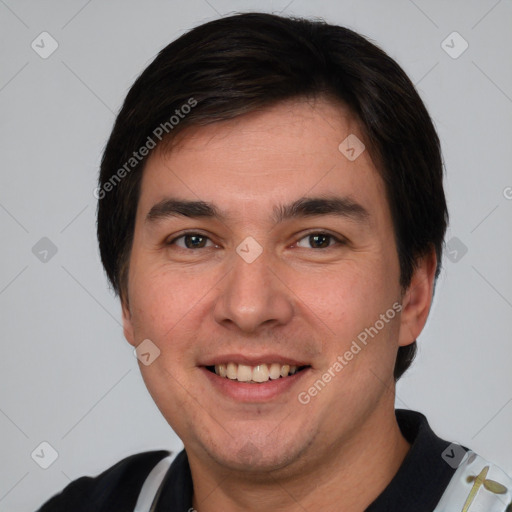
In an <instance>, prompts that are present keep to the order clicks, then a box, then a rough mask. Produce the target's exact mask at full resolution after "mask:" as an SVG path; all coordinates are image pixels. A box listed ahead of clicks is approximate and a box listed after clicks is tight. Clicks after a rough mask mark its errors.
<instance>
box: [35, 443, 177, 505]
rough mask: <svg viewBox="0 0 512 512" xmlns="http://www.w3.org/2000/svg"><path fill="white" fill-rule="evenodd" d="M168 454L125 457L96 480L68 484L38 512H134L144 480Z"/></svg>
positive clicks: (83, 480) (82, 480)
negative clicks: (71, 511)
mask: <svg viewBox="0 0 512 512" xmlns="http://www.w3.org/2000/svg"><path fill="white" fill-rule="evenodd" d="M169 453H170V452H168V451H165V450H158V451H149V452H142V453H137V454H134V455H131V456H129V457H126V458H125V459H123V460H121V461H119V462H118V463H116V464H114V465H113V466H112V467H110V468H108V469H107V470H105V471H104V472H103V473H101V474H100V475H98V476H96V477H90V476H84V477H81V478H78V479H77V480H74V481H73V482H71V483H70V484H69V485H68V486H67V487H65V488H64V490H63V491H62V492H61V493H59V494H57V495H55V496H53V497H52V498H51V499H50V500H48V501H47V502H46V503H45V504H44V505H43V506H42V507H41V508H40V509H39V510H38V512H61V511H62V512H64V511H66V512H69V511H70V510H73V512H85V511H87V512H92V511H95V512H96V511H97V512H107V511H109V512H111V511H113V510H115V511H116V512H123V511H125V510H126V511H133V508H134V507H135V503H136V502H137V497H138V495H139V492H140V489H141V487H142V485H143V483H144V480H145V479H146V477H147V476H148V474H149V473H150V471H151V470H152V469H153V467H154V466H155V465H156V464H157V463H158V462H159V461H160V460H162V459H163V458H164V457H166V456H167V455H169Z"/></svg>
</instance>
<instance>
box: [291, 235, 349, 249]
mask: <svg viewBox="0 0 512 512" xmlns="http://www.w3.org/2000/svg"><path fill="white" fill-rule="evenodd" d="M332 242H334V243H336V242H338V243H339V242H340V240H338V239H337V238H336V237H334V236H333V235H329V234H328V233H310V234H309V235H306V236H305V237H303V238H301V239H300V240H299V241H298V242H297V246H298V247H306V248H308V249H309V248H313V249H324V248H326V247H330V246H331V245H333V244H332ZM303 244H309V246H308V245H303Z"/></svg>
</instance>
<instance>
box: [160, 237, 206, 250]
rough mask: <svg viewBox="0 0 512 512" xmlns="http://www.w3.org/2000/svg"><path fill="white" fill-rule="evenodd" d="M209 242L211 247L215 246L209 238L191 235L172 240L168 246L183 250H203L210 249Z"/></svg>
mask: <svg viewBox="0 0 512 512" xmlns="http://www.w3.org/2000/svg"><path fill="white" fill-rule="evenodd" d="M208 242H210V246H212V245H213V244H212V242H211V241H210V239H209V238H208V237H207V236H204V235H201V234H199V233H189V234H186V235H181V236H179V237H178V238H175V239H174V240H171V241H170V242H169V244H168V245H177V246H178V247H181V248H182V249H203V248H204V247H208V245H207V244H208Z"/></svg>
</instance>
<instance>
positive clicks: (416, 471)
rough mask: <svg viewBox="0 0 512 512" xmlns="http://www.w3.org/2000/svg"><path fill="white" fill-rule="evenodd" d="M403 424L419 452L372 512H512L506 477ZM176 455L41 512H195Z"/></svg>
mask: <svg viewBox="0 0 512 512" xmlns="http://www.w3.org/2000/svg"><path fill="white" fill-rule="evenodd" d="M396 417H397V421H398V425H399V427H400V429H401V431H402V434H403V435H404V437H405V438H406V439H407V441H408V442H409V443H410V444H411V448H410V450H409V452H408V454H407V456H406V457H405V459H404V461H403V463H402V465H401V466H400V468H399V470H398V472H397V473H396V475H395V476H394V478H393V479H392V480H391V482H390V483H389V485H388V486H387V487H386V489H385V490H384V491H383V492H382V493H381V494H380V495H379V496H378V497H377V499H376V500H375V501H374V502H373V503H372V504H371V505H370V506H369V507H368V508H367V509H366V512H412V511H414V512H484V511H485V512H512V480H511V479H510V478H509V477H508V476H507V475H506V474H505V473H504V472H502V471H501V470H499V468H497V467H496V466H494V465H492V464H490V463H488V462H487V461H485V460H484V459H482V458H481V457H479V456H477V455H476V454H474V453H473V452H471V451H469V450H467V449H466V448H464V447H462V446H460V445H457V444H454V443H449V442H448V441H444V440H442V439H440V438H439V437H437V436H436V435H435V434H434V432H433V431H432V430H431V428H430V426H429V424H428V422H427V419H426V418H425V416H423V415H422V414H420V413H418V412H414V411H406V410H397V411H396ZM169 455H170V452H168V451H165V450H160V451H151V452H145V453H140V454H136V455H132V456H130V457H127V458H126V459H123V460H122V461H120V462H118V463H117V464H115V465H114V466H112V467H111V468H109V469H107V470H106V471H104V472H103V473H101V474H100V475H99V476H97V477H95V478H92V477H82V478H79V479H78V480H75V481H74V482H72V483H70V484H69V485H68V486H67V487H66V488H65V489H64V490H63V491H62V492H61V493H60V494H59V495H57V496H54V497H53V498H51V499H50V500H49V501H48V502H47V503H45V504H44V505H43V506H42V507H41V508H40V509H39V511H38V512H64V511H66V512H69V511H73V512H134V510H135V507H136V505H137V506H138V507H141V506H142V505H141V503H142V502H144V503H151V504H152V505H144V506H149V507H150V508H147V510H142V508H138V509H137V512H190V511H191V510H193V507H192V494H193V484H192V478H191V474H190V467H189V464H188V459H187V454H186V452H185V451H184V450H183V451H182V452H180V453H179V454H177V455H176V456H175V458H174V460H172V464H170V462H171V459H169V458H168V457H169ZM169 464H170V467H169ZM167 468H168V469H167ZM486 468H487V469H486ZM489 489H490V490H489ZM151 495H154V497H153V498H151ZM509 503H510V505H509ZM482 507H483V508H482ZM485 507H487V508H485ZM491 507H492V508H491ZM507 507H508V508H507ZM199 512H200V511H199Z"/></svg>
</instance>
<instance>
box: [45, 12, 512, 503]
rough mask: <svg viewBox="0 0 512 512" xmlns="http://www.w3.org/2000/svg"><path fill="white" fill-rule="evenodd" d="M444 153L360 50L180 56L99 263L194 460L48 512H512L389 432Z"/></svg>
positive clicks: (91, 484) (412, 96)
mask: <svg viewBox="0 0 512 512" xmlns="http://www.w3.org/2000/svg"><path fill="white" fill-rule="evenodd" d="M442 178H443V170H442V160H441V154H440V149H439V140H438V137H437V135H436V132H435V129H434V127H433V125H432V122H431V120H430V117H429V115H428V113H427V111H426V109H425V107H424V105H423V103H422V101H421V99H420V98H419V96H418V95H417V93H416V91H415V90H414V87H413V85H412V84H411V82H410V81H409V79H408V78H407V77H406V75H405V74H404V72H403V71H402V70H401V68H400V67H399V66H398V65H397V64H396V63H395V62H394V61H393V60H392V59H390V58H389V57H388V56H387V55H386V54H385V53H384V52H382V51H381V50H380V49H378V48H377V47H376V46H374V45H373V44H371V43H369V42H368V41H367V40H365V39H364V38H363V37H361V36H359V35H358V34H356V33H354V32H352V31H350V30H347V29H345V28H342V27H337V26H331V25H328V24H325V23H321V22H311V21H308V20H302V19H299V20H294V19H286V18H281V17H278V16H273V15H268V14H258V13H253V14H243V15H237V16H232V17H229V18H223V19H220V20H216V21H213V22H211V23H207V24H205V25H202V26H200V27H197V28H196V29H194V30H192V31H191V32H189V33H187V34H185V35H184V36H182V37H180V38H179V39H178V40H176V41H175V42H173V43H171V44H170V45H169V46H167V47H166V48H165V49H164V50H162V52H160V54H159V55H158V56H157V58H156V59H155V60H154V62H153V63H152V64H151V65H150V66H149V67H148V68H147V69H146V70H145V71H144V72H143V74H142V75H141V76H140V77H139V78H138V79H137V81H136V82H135V84H134V85H133V87H132V89H131V90H130V92H129V94H128V96H127V98H126V100H125V103H124V105H123V108H122V110H121V112H120V113H119V116H118V118H117V121H116V124H115V126H114V129H113V131H112V134H111V137H110V140H109V142H108V145H107V147H106V149H105V153H104V156H103V160H102V166H101V173H100V180H99V187H98V189H97V191H96V194H97V197H98V200H99V203H98V204H99V206H98V239H99V243H100V251H101V256H102V261H103V264H104V267H105V270H106V273H107V275H108V278H109V279H110V281H111V283H112V285H113V287H114V289H115V291H116V292H117V293H118V294H119V296H120V299H121V304H122V308H123V321H124V334H125V337H126V339H127V340H128V342H129V343H130V344H132V345H133V346H134V347H135V348H136V351H137V355H138V358H139V361H140V369H141V372H142V375H143V378H144V381H145V383H146V385H147V387H148V390H149V392H150V393H151V395H152V397H153V399H154V400H155V403H156V404H157V405H158V407H159V408H160V410H161V412H162V414H163V415H164V417H165V418H166V419H167V421H168V422H169V424H170V426H171V427H172V428H173V429H174V431H175V432H176V433H177V434H178V435H179V437H180V438H181V439H182V441H183V443H184V446H185V450H184V451H183V452H181V453H180V454H178V455H177V456H176V455H171V456H168V453H167V452H164V451H156V452H149V453H143V454H138V455H134V456H132V457H130V458H128V459H125V460H123V461H121V462H119V463H118V464H116V465H115V466H113V467H112V468H110V469H108V470H106V471H105V472H104V473H103V474H101V475H99V476H98V477H96V478H85V477H84V478H81V479H79V480H77V481H75V482H72V483H71V484H70V485H69V486H68V487H67V488H66V489H64V491H63V492H62V493H61V494H60V495H58V496H56V497H54V498H53V499H51V500H50V501H49V502H48V503H46V504H45V505H44V506H43V507H42V508H41V509H40V510H41V511H42V512H48V511H55V510H73V511H81V510H83V511H85V510H101V511H107V510H108V511H125V510H136V511H142V510H146V511H148V510H155V511H179V512H182V511H187V510H188V511H191V510H197V511H199V512H219V511H222V512H231V511H233V512H234V511H255V512H256V511H263V510H279V511H284V512H287V511H297V510H301V511H303V510H308V511H309V510H311V511H313V510H324V511H332V512H334V511H342V512H343V511H345V512H356V511H364V510H367V511H371V512H381V511H385V510H386V511H387V510H392V511H415V512H423V511H425V512H427V511H434V510H435V511H436V512H441V511H450V512H452V511H459V510H461V511H463V512H466V511H476V510H486V511H502V512H503V511H505V510H511V509H512V504H511V502H512V480H511V479H510V478H509V477H507V475H505V474H504V473H503V472H502V471H501V470H500V469H499V468H497V467H496V466H495V465H493V464H491V463H488V462H487V461H485V460H484V459H482V458H481V457H479V456H478V455H476V454H474V453H473V452H471V451H469V450H467V449H466V448H463V447H461V446H458V445H455V444H450V443H449V442H446V441H443V440H441V439H439V438H438V437H436V436H435V434H434V433H433V432H432V431H431V430H430V428H429V426H428V423H427V421H426V419H425V418H424V417H423V416H422V415H421V414H419V413H415V412H411V411H395V410H394V398H395V395H394V391H395V382H396V380H397V379H398V378H399V377H400V376H401V375H402V374H403V372H404V371H405V370H406V369H407V368H408V366H409V365H410V363H411V362H412V359H413V357H414V353H415V347H416V345H415V344H416V338H417V337H418V335H419V334H420V332H421V330H422V329H423V327H424V325H425V322H426V320H427V316H428V313H429V309H430V304H431V301H432V296H433V290H434V285H435V280H436V278H437V276H438V274H439V270H440V263H441V257H442V244H443V238H444V233H445V230H446V223H447V218H448V214H447V209H446V203H445V197H444V192H443V185H442Z"/></svg>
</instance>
